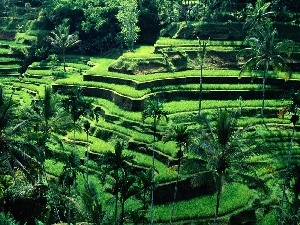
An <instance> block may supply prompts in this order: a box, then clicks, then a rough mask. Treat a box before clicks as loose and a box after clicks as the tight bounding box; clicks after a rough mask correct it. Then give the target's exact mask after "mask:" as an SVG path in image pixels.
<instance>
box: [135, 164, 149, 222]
mask: <svg viewBox="0 0 300 225" xmlns="http://www.w3.org/2000/svg"><path fill="white" fill-rule="evenodd" d="M151 178H152V169H150V168H149V169H148V170H146V171H141V172H140V173H138V182H139V184H140V188H141V189H142V202H143V208H142V223H143V225H144V224H145V215H146V209H147V205H148V200H149V199H148V197H146V196H147V193H148V191H149V190H150V189H151V187H152V179H151Z"/></svg>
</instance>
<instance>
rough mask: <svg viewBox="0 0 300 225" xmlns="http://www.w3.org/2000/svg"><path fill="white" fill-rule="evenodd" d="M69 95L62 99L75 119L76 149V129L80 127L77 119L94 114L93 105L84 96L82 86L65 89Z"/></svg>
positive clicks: (66, 108) (74, 142)
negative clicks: (77, 124)
mask: <svg viewBox="0 0 300 225" xmlns="http://www.w3.org/2000/svg"><path fill="white" fill-rule="evenodd" d="M65 94H66V95H67V97H66V98H65V99H63V100H62V105H63V107H64V108H65V110H66V111H67V112H69V113H70V114H71V117H72V121H73V132H74V133H73V145H74V150H76V130H77V129H80V128H78V127H77V126H76V123H77V121H78V120H79V119H80V117H82V116H87V115H92V114H94V112H93V107H92V101H91V100H89V99H87V98H84V96H83V93H82V89H81V88H80V87H76V86H75V87H72V88H70V89H68V90H67V91H65Z"/></svg>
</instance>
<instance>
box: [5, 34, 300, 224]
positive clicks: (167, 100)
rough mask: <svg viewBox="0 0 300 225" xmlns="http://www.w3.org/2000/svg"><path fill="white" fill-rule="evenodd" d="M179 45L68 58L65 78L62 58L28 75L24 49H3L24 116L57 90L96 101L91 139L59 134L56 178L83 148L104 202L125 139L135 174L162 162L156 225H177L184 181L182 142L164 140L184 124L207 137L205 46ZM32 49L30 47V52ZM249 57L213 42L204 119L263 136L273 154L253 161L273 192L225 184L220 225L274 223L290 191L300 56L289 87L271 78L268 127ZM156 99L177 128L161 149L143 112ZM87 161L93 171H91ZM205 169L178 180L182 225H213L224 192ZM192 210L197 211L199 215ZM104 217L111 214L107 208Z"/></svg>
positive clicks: (8, 84)
mask: <svg viewBox="0 0 300 225" xmlns="http://www.w3.org/2000/svg"><path fill="white" fill-rule="evenodd" d="M3 36H4V35H2V36H1V37H3ZM215 38H217V37H215ZM173 41H174V40H173V39H168V38H162V39H159V40H158V41H157V43H156V44H155V45H154V46H140V47H139V48H137V49H136V52H135V53H124V54H123V53H122V54H113V57H112V56H111V55H108V54H104V55H101V56H82V55H81V56H80V55H68V56H67V64H66V72H64V71H63V68H62V63H61V59H60V58H59V57H58V58H55V56H50V57H48V58H47V59H45V60H42V61H36V62H33V63H31V64H30V65H29V66H28V67H26V68H25V69H24V68H23V67H22V66H23V65H24V64H23V60H24V58H22V57H20V58H19V57H18V56H17V55H14V54H13V50H12V49H13V46H14V45H17V44H16V42H15V40H13V39H12V40H9V41H8V40H5V39H2V40H1V41H0V43H1V45H0V47H1V48H0V52H1V57H0V73H1V78H0V79H1V83H2V85H3V86H4V87H5V88H7V89H8V90H10V91H9V92H11V91H13V90H15V93H14V94H15V96H14V98H15V99H17V100H18V101H19V102H20V105H21V106H22V107H26V106H28V105H30V104H31V102H32V100H36V99H38V98H39V97H41V98H43V96H44V87H45V86H52V88H53V90H54V91H56V92H58V93H61V92H62V91H63V90H66V89H68V88H70V87H74V86H80V87H81V88H82V91H83V94H84V95H85V96H87V97H89V98H90V99H92V100H93V107H94V109H95V110H96V111H97V112H98V113H99V115H100V118H99V119H98V120H95V119H91V118H80V120H79V121H78V125H79V126H80V127H82V126H83V123H84V121H85V120H87V119H88V120H89V122H90V123H91V127H90V128H89V133H86V132H85V131H84V130H83V129H81V131H76V138H75V140H74V136H73V131H71V130H70V131H68V132H67V133H66V134H60V135H61V136H60V138H61V139H62V140H63V143H64V145H65V151H62V150H60V149H59V148H58V147H57V146H56V145H55V144H54V143H52V144H51V145H50V147H49V150H50V151H49V152H47V159H46V161H45V168H46V172H47V174H48V175H49V177H50V178H53V179H55V178H57V177H59V175H60V173H61V171H63V168H64V163H65V161H66V158H67V156H69V155H70V153H71V152H72V147H73V141H75V142H76V148H77V150H78V154H79V156H80V162H81V168H80V169H81V171H84V170H85V169H86V168H88V170H89V173H90V174H91V178H90V179H92V180H93V181H94V182H95V183H96V184H98V185H99V186H101V187H99V189H100V190H101V191H103V192H104V191H105V190H106V189H105V188H106V187H102V185H101V183H100V181H99V177H100V176H101V172H99V165H98V164H97V163H96V161H97V159H99V158H101V156H103V155H104V154H105V153H106V152H113V151H114V140H115V139H119V138H120V139H122V140H125V141H126V143H127V144H128V145H127V146H126V149H125V150H124V151H125V153H126V154H128V155H129V154H130V155H133V156H134V161H133V162H132V163H131V166H132V167H133V168H134V169H135V170H136V172H137V173H138V172H141V171H146V170H147V169H149V168H151V166H152V154H153V152H154V153H155V181H156V183H157V186H156V190H155V196H154V198H155V199H154V202H155V216H154V217H155V221H156V222H157V224H167V223H169V219H170V213H169V212H170V211H171V207H172V206H171V204H170V203H171V202H172V200H173V190H174V185H175V182H176V177H177V173H176V167H172V166H171V165H172V164H174V162H175V163H176V162H178V155H177V153H178V146H177V143H176V142H175V141H167V142H165V141H164V139H163V137H164V136H165V134H166V133H167V132H168V129H169V128H170V123H173V124H185V125H187V126H188V127H189V129H191V130H193V131H194V130H196V131H197V130H198V129H199V128H200V127H201V123H199V122H198V121H199V117H198V110H199V109H198V107H199V73H200V71H199V62H198V61H197V60H198V59H197V58H198V55H197V53H198V51H199V46H198V44H197V41H195V43H194V44H192V45H190V44H185V43H184V40H175V42H177V43H175V42H173ZM203 41H205V40H203ZM168 42H170V43H169V44H168ZM23 44H24V43H23ZM23 44H22V45H23ZM27 47H28V46H25V45H24V48H27ZM242 47H244V43H243V42H242V40H236V41H231V42H227V41H221V40H211V41H210V44H209V45H208V46H207V49H208V50H207V60H206V62H205V68H204V70H203V93H202V109H201V113H202V114H207V115H208V118H209V119H213V118H214V116H215V115H216V113H217V110H218V109H220V108H222V109H225V108H226V109H230V110H235V111H237V113H238V114H239V120H238V129H242V128H245V127H247V128H248V130H247V132H248V133H247V135H246V138H249V141H250V138H251V135H252V134H253V133H257V134H260V136H261V137H262V142H264V147H265V148H268V150H271V151H269V152H267V153H265V154H262V155H254V156H253V158H252V160H253V161H262V162H264V166H263V167H261V168H259V169H258V170H257V171H256V172H257V175H258V176H260V177H262V178H263V180H264V182H265V183H266V185H267V186H268V187H269V188H270V193H269V194H265V193H263V192H260V191H258V189H257V187H256V186H254V185H253V184H249V185H248V186H246V185H245V184H242V183H241V182H240V183H239V182H238V181H236V182H233V183H231V184H227V185H226V186H225V188H224V190H223V191H224V192H223V193H222V206H221V208H220V222H223V223H224V224H246V223H249V224H251V221H252V224H253V220H263V218H264V216H265V215H267V216H270V215H273V214H274V212H273V211H272V210H270V209H271V208H272V207H274V206H276V205H277V204H278V202H279V198H280V194H278V193H279V191H278V190H280V188H281V184H282V182H283V181H282V179H281V178H280V176H279V175H280V174H281V173H282V171H283V170H284V169H285V167H286V161H287V158H288V153H289V148H290V140H291V135H292V127H293V126H292V124H291V122H290V117H291V115H290V114H285V116H282V118H279V117H278V114H279V112H280V111H281V110H282V109H283V107H285V106H287V105H289V104H290V103H291V100H290V92H291V91H292V90H298V89H299V87H300V86H299V85H300V84H299V82H300V73H299V72H300V71H298V70H297V69H298V68H299V61H298V59H299V58H298V56H299V52H298V50H297V49H296V50H295V51H294V56H293V57H292V58H290V59H289V60H290V61H289V62H290V65H291V67H293V68H294V73H293V77H292V79H290V80H288V81H285V80H284V76H283V74H279V75H278V76H277V74H275V73H274V72H270V75H271V76H270V77H269V78H267V86H266V102H265V118H264V119H263V120H262V119H261V117H260V108H261V102H262V101H261V97H262V91H261V88H262V87H261V84H262V79H261V78H260V75H261V73H262V72H261V71H254V72H249V73H247V74H245V76H244V77H242V78H241V79H238V74H239V67H240V65H239V64H238V62H237V61H236V60H235V55H236V53H237V51H238V50H240V49H241V48H242ZM120 55H121V56H120ZM141 55H142V56H141ZM119 56H120V57H119ZM57 59H58V60H57ZM272 76H273V77H272ZM275 76H276V78H275ZM152 96H156V97H158V98H159V99H160V100H162V101H163V103H164V110H165V111H166V112H167V114H168V118H169V121H166V120H164V119H162V120H161V121H160V123H159V124H158V127H157V136H156V137H155V138H157V139H156V141H155V143H153V121H152V119H151V118H148V119H146V120H144V121H143V118H142V111H143V110H144V107H145V102H146V100H147V99H150V98H151V97H152ZM295 128H296V132H295V138H294V143H293V146H292V147H293V154H292V162H298V158H299V156H300V154H299V153H300V152H299V151H300V142H299V140H300V139H299V135H300V134H299V130H300V127H299V125H297V126H296V127H295ZM87 135H88V140H87ZM262 148H263V146H262ZM87 153H88V155H89V157H90V159H92V160H94V161H95V162H93V161H92V162H90V163H88V164H87V162H86V156H87ZM183 161H184V162H186V163H188V162H190V163H192V162H199V161H200V162H202V161H201V156H200V157H199V156H196V155H194V154H193V153H192V152H185V153H184V158H183ZM87 165H88V167H87ZM197 166H199V167H195V168H194V170H191V171H183V172H182V174H181V175H180V177H179V178H180V179H179V189H178V193H177V200H178V202H177V203H176V209H175V214H174V215H175V216H174V221H176V224H208V223H209V222H211V221H212V218H213V216H214V204H215V197H216V189H215V183H214V179H213V176H212V173H211V171H207V168H206V167H205V165H204V163H203V162H202V164H200V165H197ZM196 175H199V177H200V179H202V183H201V185H199V186H197V187H196V186H193V185H192V183H193V178H195V176H196ZM50 178H49V179H50ZM78 179H79V181H78V185H79V186H81V188H83V187H82V186H84V184H83V183H84V182H83V178H82V177H80V178H78ZM252 185H253V186H252ZM103 196H104V197H103V198H104V199H105V200H107V199H109V198H110V197H111V194H109V193H105V194H103ZM103 202H106V201H103ZM137 202H138V201H137V200H136V199H134V198H133V199H130V200H129V201H128V204H127V205H126V209H127V210H128V211H130V210H131V211H133V210H137V209H139V206H140V204H141V203H140V202H138V203H137ZM191 205H193V206H195V207H193V209H191ZM106 207H107V208H109V207H111V205H109V204H107V205H106ZM273 216H274V215H273ZM146 217H149V214H146Z"/></svg>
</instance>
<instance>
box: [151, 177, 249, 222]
mask: <svg viewBox="0 0 300 225" xmlns="http://www.w3.org/2000/svg"><path fill="white" fill-rule="evenodd" d="M251 196H252V192H251V190H249V188H248V187H247V186H246V185H242V184H238V183H231V184H226V185H225V188H224V191H223V193H222V197H221V205H220V211H219V215H220V216H222V215H225V214H227V213H229V212H232V211H234V210H236V209H239V208H242V207H244V206H246V205H247V204H248V203H249V201H250V198H251ZM215 202H216V194H214V195H207V196H203V197H199V198H195V199H191V200H188V201H181V202H177V203H176V205H175V214H174V215H175V217H174V220H176V221H179V220H197V219H205V218H209V217H213V215H214V213H215ZM171 207H172V204H167V205H159V206H156V207H155V221H156V222H167V221H169V220H170V212H171Z"/></svg>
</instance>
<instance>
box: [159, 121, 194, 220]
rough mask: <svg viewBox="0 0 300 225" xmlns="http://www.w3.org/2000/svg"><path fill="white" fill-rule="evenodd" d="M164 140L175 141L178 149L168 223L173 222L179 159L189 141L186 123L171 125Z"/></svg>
mask: <svg viewBox="0 0 300 225" xmlns="http://www.w3.org/2000/svg"><path fill="white" fill-rule="evenodd" d="M164 141H175V142H176V144H177V146H178V148H179V150H178V152H177V154H176V160H177V162H178V163H177V176H176V182H175V188H174V198H173V204H172V211H171V216H170V224H173V217H174V210H175V202H176V196H177V191H178V181H179V179H180V168H181V161H182V158H183V155H184V151H186V150H187V149H188V145H189V143H190V141H191V134H190V132H189V130H188V126H186V125H175V126H171V128H170V129H169V130H168V131H167V132H166V135H165V136H164Z"/></svg>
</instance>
